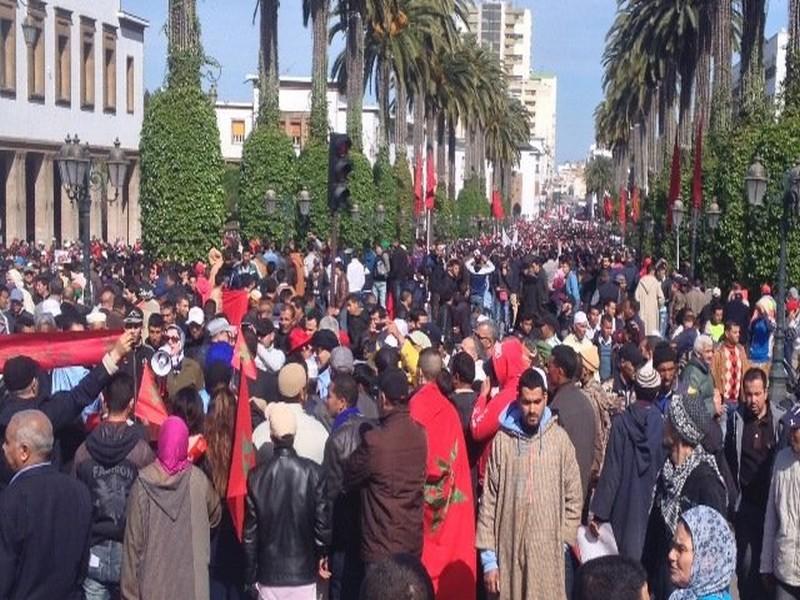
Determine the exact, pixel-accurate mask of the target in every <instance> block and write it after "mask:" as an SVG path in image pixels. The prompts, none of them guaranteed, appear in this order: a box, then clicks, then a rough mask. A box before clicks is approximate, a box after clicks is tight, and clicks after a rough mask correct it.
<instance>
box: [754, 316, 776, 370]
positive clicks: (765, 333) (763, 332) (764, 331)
mask: <svg viewBox="0 0 800 600" xmlns="http://www.w3.org/2000/svg"><path fill="white" fill-rule="evenodd" d="M771 335H772V327H770V323H769V320H768V319H766V318H765V317H760V318H758V319H756V320H755V321H753V323H752V324H751V325H750V361H751V362H754V363H765V362H767V361H768V360H769V339H770V336H771Z"/></svg>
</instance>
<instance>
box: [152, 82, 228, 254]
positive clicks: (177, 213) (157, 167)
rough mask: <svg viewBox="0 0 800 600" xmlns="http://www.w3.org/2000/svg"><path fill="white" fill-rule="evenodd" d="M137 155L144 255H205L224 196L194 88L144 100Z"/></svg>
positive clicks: (206, 111)
mask: <svg viewBox="0 0 800 600" xmlns="http://www.w3.org/2000/svg"><path fill="white" fill-rule="evenodd" d="M139 151H140V155H141V171H142V175H141V193H140V203H141V218H142V239H143V242H144V246H145V250H146V251H147V252H148V253H149V254H151V255H153V256H157V257H160V258H175V259H180V260H194V259H198V258H201V257H203V256H205V255H206V253H207V252H208V249H209V248H210V247H211V246H213V245H215V244H218V243H219V240H220V233H221V229H222V224H223V220H224V218H225V204H224V200H225V191H224V189H223V186H222V178H223V163H222V155H221V152H220V147H219V130H218V129H217V121H216V118H215V116H214V110H213V108H212V107H211V104H210V103H209V102H208V99H207V98H206V96H205V95H204V94H203V92H202V91H201V90H200V87H199V85H198V86H195V85H170V86H169V87H168V88H167V89H166V90H163V91H159V92H157V93H155V94H153V95H152V96H151V97H150V101H149V102H148V107H147V111H146V112H145V116H144V122H143V123H142V133H141V141H140V146H139Z"/></svg>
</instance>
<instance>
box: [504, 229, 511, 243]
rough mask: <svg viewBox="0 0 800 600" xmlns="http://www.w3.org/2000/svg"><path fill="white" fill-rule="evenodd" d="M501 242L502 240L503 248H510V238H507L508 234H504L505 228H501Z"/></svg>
mask: <svg viewBox="0 0 800 600" xmlns="http://www.w3.org/2000/svg"><path fill="white" fill-rule="evenodd" d="M502 240H503V246H510V245H511V238H510V237H508V234H507V233H506V228H505V227H503V235H502Z"/></svg>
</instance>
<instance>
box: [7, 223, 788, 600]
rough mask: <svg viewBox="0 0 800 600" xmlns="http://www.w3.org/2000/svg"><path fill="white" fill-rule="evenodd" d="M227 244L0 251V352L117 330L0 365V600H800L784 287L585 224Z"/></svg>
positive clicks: (97, 244)
mask: <svg viewBox="0 0 800 600" xmlns="http://www.w3.org/2000/svg"><path fill="white" fill-rule="evenodd" d="M221 246H222V248H221V249H220V250H217V249H212V250H210V251H209V253H208V256H207V259H206V260H204V261H198V262H193V263H188V264H187V263H184V262H176V261H164V260H153V259H151V258H149V257H148V256H147V254H146V253H145V252H143V251H142V249H141V248H139V247H137V246H133V247H128V246H124V245H121V244H116V245H112V244H106V243H101V242H99V241H96V242H93V244H92V247H91V248H90V249H88V251H89V252H90V253H91V273H90V274H89V276H88V277H86V276H85V274H83V273H82V271H81V268H80V264H81V263H80V258H81V257H80V254H81V252H82V249H81V248H80V247H79V246H72V247H66V248H55V247H48V246H45V245H44V244H25V243H14V244H12V245H11V246H10V247H8V248H7V249H5V250H3V251H2V253H0V270H2V272H4V277H5V282H6V286H5V287H0V334H2V335H0V349H1V348H3V347H5V348H6V349H7V348H9V344H19V343H20V340H24V339H25V338H23V337H22V336H23V335H25V334H34V333H39V334H41V335H40V336H39V337H37V338H35V339H37V340H38V339H41V340H44V343H45V344H46V343H47V340H48V339H52V340H53V341H54V340H56V339H57V338H58V336H60V335H63V334H62V333H60V332H73V333H74V335H75V336H76V338H75V339H85V340H89V339H90V338H88V337H86V338H81V337H80V336H81V335H83V334H82V333H81V332H85V331H90V330H96V331H97V332H101V331H102V330H108V331H111V332H113V331H116V330H119V334H115V335H116V337H115V338H114V339H115V341H114V343H113V345H110V346H109V347H108V349H107V351H106V352H105V353H104V355H103V356H102V359H101V360H99V361H98V362H97V364H63V365H61V364H60V365H59V366H57V367H54V368H51V369H49V370H48V369H45V368H43V365H42V364H40V362H37V359H36V357H35V356H29V355H27V354H24V353H22V354H17V355H16V356H14V355H13V354H14V352H11V355H10V356H9V357H8V358H6V360H5V363H4V366H3V368H2V386H1V387H2V389H1V390H0V433H2V435H3V439H4V445H3V450H4V456H5V461H4V464H3V465H2V466H1V467H0V490H1V491H0V600H6V599H9V600H10V599H14V600H17V599H19V600H39V599H42V600H44V599H48V600H49V599H53V598H59V599H61V598H63V599H69V600H72V599H79V598H86V599H87V600H108V599H113V598H124V599H145V600H161V599H164V600H175V599H187V600H188V599H197V600H207V599H212V600H234V599H243V598H260V599H263V600H268V599H269V600H312V599H316V598H323V597H324V598H330V599H332V600H340V599H343V600H349V599H354V600H355V599H365V600H379V599H380V600H401V599H402V600H405V599H408V600H415V599H419V600H432V599H434V598H436V599H439V600H469V599H475V598H495V597H499V598H503V599H509V600H562V599H563V600H567V599H569V600H573V599H574V600H593V599H603V600H608V599H611V598H613V599H619V600H634V599H637V600H642V599H648V598H654V599H655V600H668V599H669V600H684V599H686V600H688V599H705V600H711V599H726V598H731V597H732V595H731V594H738V598H740V599H741V600H751V599H752V600H762V599H765V598H774V599H776V600H785V599H789V598H793V599H798V598H800V560H799V559H798V557H800V405H798V404H797V403H796V402H795V398H794V395H793V393H794V390H793V389H791V386H790V392H789V393H788V394H787V395H786V397H785V398H777V399H773V400H772V401H770V400H769V397H770V395H769V391H770V370H771V364H772V360H773V358H775V357H773V341H774V337H775V332H776V322H777V313H778V311H786V315H787V330H786V345H785V350H784V353H785V356H784V357H783V358H784V359H785V364H786V365H787V367H789V370H790V372H791V371H792V367H794V366H796V364H797V361H798V357H799V356H800V336H799V335H797V329H798V327H800V294H798V292H797V290H796V289H795V288H791V290H790V291H789V294H788V299H787V301H786V304H785V306H778V304H777V302H776V300H775V298H774V296H773V293H772V289H771V288H770V285H769V284H768V283H764V285H763V286H762V287H761V288H760V289H759V290H748V289H746V288H745V287H743V286H742V285H740V284H738V283H736V282H727V283H726V284H725V286H724V287H712V286H704V285H703V283H702V282H701V281H695V280H690V279H689V278H687V277H686V276H684V275H683V274H681V273H679V272H678V271H676V270H675V269H674V268H672V267H671V265H669V264H668V263H667V262H666V261H665V260H663V259H662V260H657V259H655V258H651V257H637V256H635V253H633V252H632V251H631V250H629V249H628V248H626V247H625V246H624V245H623V244H622V243H621V242H620V240H619V239H618V238H615V237H614V236H612V235H610V234H609V232H608V231H607V230H606V229H605V228H604V227H603V226H600V225H596V224H593V223H583V222H572V221H557V220H552V221H549V220H541V221H538V222H535V223H525V222H520V223H518V224H516V225H515V227H514V228H513V233H512V232H508V233H503V234H502V236H494V237H493V236H490V235H485V236H479V237H477V238H475V239H469V240H460V241H457V242H454V243H449V244H438V245H435V246H433V247H430V248H426V246H425V245H424V243H423V242H422V241H419V242H417V243H415V244H414V245H413V246H412V247H408V248H407V247H406V246H404V245H403V244H401V243H400V242H398V241H395V242H393V243H391V244H387V243H376V244H374V245H373V246H365V247H363V248H356V249H344V250H343V251H340V252H337V253H336V254H335V255H334V254H332V253H331V251H330V247H329V246H328V244H327V242H325V241H323V240H320V239H318V238H316V237H315V236H313V235H310V236H309V237H308V239H306V240H304V242H303V243H302V244H298V243H295V242H290V243H288V244H287V245H285V246H281V247H278V245H276V244H274V243H271V242H270V241H268V240H251V241H244V242H242V241H240V240H238V239H237V238H235V237H230V238H227V239H226V240H225V241H224V243H223V244H222V245H221ZM756 291H757V292H758V293H755V292H756ZM233 293H238V295H237V296H236V297H237V298H239V299H241V298H244V299H245V301H244V305H242V306H239V307H237V309H236V310H235V311H234V310H233V309H232V307H231V305H230V303H232V302H233V300H232V298H233V297H234V296H233V295H232V294H233ZM237 302H239V301H238V300H237ZM226 303H227V304H226ZM4 336H10V337H8V338H4ZM47 336H51V337H50V338H48V337H47ZM31 339H34V338H31ZM58 339H60V338H58ZM92 339H94V338H92ZM77 343H80V342H77ZM85 343H89V342H88V341H87V342H85ZM11 347H12V348H13V345H12V346H11ZM0 354H2V352H0ZM6 354H8V352H6ZM66 362H69V360H67V361H66ZM245 365H250V366H252V373H250V372H247V368H246V367H245ZM242 389H246V392H247V393H246V394H244V395H243V394H241V393H240V390H242ZM148 394H150V396H148ZM152 394H156V395H157V396H158V397H159V399H160V401H163V406H164V408H165V410H166V412H167V415H165V418H164V419H163V420H161V421H160V422H153V421H152V420H150V419H149V418H146V417H144V416H143V414H144V413H143V412H142V411H140V410H138V409H137V406H138V405H139V404H140V403H144V402H152V401H153V398H152ZM147 398H149V400H148V399H147ZM248 402H249V406H247V404H244V403H248ZM242 407H245V414H248V416H249V419H247V420H249V428H248V430H247V432H246V433H247V435H246V439H245V440H244V444H243V445H241V446H239V445H238V442H239V441H241V440H240V439H239V438H238V437H237V433H238V432H239V431H240V429H239V428H240V426H241V423H242V420H241V419H240V416H241V414H242V411H241V410H239V409H240V408H242ZM250 450H252V451H253V452H254V454H255V460H254V464H252V465H249V464H248V465H246V466H243V464H241V461H242V460H243V458H242V457H243V456H247V455H248V452H250ZM238 472H241V473H243V474H244V476H246V497H245V499H244V503H243V505H242V510H239V509H238V508H237V505H236V503H235V502H232V501H231V498H232V494H231V489H230V486H231V485H232V483H231V482H232V481H234V479H235V477H234V475H235V474H236V473H238Z"/></svg>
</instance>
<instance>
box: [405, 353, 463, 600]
mask: <svg viewBox="0 0 800 600" xmlns="http://www.w3.org/2000/svg"><path fill="white" fill-rule="evenodd" d="M417 380H418V381H419V383H420V384H421V387H420V388H419V390H417V393H416V394H414V396H412V398H411V401H410V402H409V408H410V411H411V418H412V419H413V420H414V421H416V422H417V423H419V424H420V425H422V427H423V428H424V429H425V433H426V434H427V439H428V458H427V463H426V467H425V504H424V508H423V510H424V512H423V522H422V525H423V535H424V537H423V546H422V564H423V565H425V569H426V570H427V571H428V573H429V574H430V576H431V579H432V580H433V587H434V590H435V591H436V597H437V598H439V599H441V600H448V599H449V598H459V599H462V600H474V598H475V550H474V546H473V541H474V539H475V511H474V508H473V507H474V503H473V501H472V497H473V492H472V480H471V478H470V472H469V459H468V455H467V445H466V441H465V440H464V433H463V431H462V429H461V420H460V418H459V416H458V411H456V408H455V407H454V406H453V404H452V403H451V402H450V400H449V399H448V396H449V395H450V394H451V393H452V391H453V390H452V381H451V379H450V374H449V373H447V371H445V370H444V365H443V363H442V357H441V356H439V354H438V352H437V351H436V350H434V349H433V348H426V349H425V350H423V351H422V352H421V353H420V357H419V374H418V376H417ZM455 565H459V568H458V569H456V568H454V566H455Z"/></svg>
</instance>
